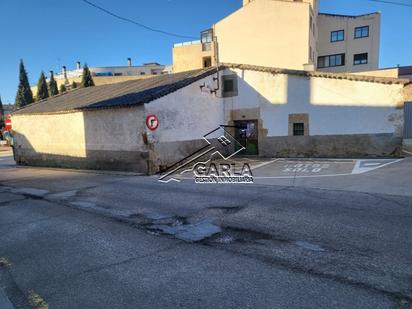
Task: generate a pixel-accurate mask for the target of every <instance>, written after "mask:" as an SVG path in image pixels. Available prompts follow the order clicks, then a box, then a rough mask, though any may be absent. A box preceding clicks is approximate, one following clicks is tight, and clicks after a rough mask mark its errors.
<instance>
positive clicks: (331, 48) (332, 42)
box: [317, 13, 381, 72]
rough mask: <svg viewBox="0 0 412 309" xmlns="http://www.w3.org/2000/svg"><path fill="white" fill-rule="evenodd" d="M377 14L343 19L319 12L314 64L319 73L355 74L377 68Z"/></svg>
mask: <svg viewBox="0 0 412 309" xmlns="http://www.w3.org/2000/svg"><path fill="white" fill-rule="evenodd" d="M380 21H381V14H380V13H371V14H365V15H360V16H346V15H334V14H324V13H320V14H319V15H318V18H317V22H318V33H319V35H318V42H317V48H318V54H319V56H318V61H317V68H318V69H319V70H322V71H333V72H358V71H369V70H376V69H377V68H378V67H379V45H380Z"/></svg>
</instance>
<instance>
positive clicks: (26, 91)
mask: <svg viewBox="0 0 412 309" xmlns="http://www.w3.org/2000/svg"><path fill="white" fill-rule="evenodd" d="M19 71H20V73H19V86H18V88H17V94H16V102H15V104H16V107H17V108H20V107H23V106H25V105H27V104H30V103H33V93H32V92H31V89H30V84H29V79H28V77H27V72H26V69H25V68H24V64H23V60H20V68H19Z"/></svg>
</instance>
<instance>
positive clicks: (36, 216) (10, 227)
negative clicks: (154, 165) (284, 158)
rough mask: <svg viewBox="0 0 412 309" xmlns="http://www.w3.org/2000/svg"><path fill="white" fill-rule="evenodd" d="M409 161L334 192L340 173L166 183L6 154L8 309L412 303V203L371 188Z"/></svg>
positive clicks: (2, 276) (0, 250)
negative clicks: (21, 160) (287, 179)
mask: <svg viewBox="0 0 412 309" xmlns="http://www.w3.org/2000/svg"><path fill="white" fill-rule="evenodd" d="M396 164H398V165H395V164H394V165H393V166H386V167H382V168H381V169H379V170H375V171H371V172H370V173H367V174H362V175H358V176H354V178H352V180H344V178H342V181H341V182H340V183H341V187H338V188H333V189H331V188H327V189H324V188H322V186H326V185H327V183H333V184H334V186H338V184H339V178H336V179H335V178H333V180H328V181H324V182H323V183H320V180H317V182H316V183H317V186H318V187H317V188H316V187H314V184H313V181H314V180H313V179H312V180H308V182H307V183H306V185H305V183H303V182H302V181H303V180H301V183H297V181H295V183H294V184H290V183H286V184H284V185H283V184H281V185H279V184H277V183H276V182H275V181H274V182H273V183H266V184H259V185H197V184H194V183H193V182H189V181H183V182H181V183H169V184H162V183H159V182H158V181H157V179H156V178H155V177H135V176H130V175H124V174H110V173H109V174H107V173H103V174H96V173H84V172H75V171H63V170H49V169H34V168H16V167H14V164H13V161H12V160H11V158H8V157H7V156H5V155H4V154H3V155H2V154H0V305H1V304H2V298H3V300H4V301H6V299H8V300H9V301H10V302H11V303H12V304H13V305H14V307H15V308H30V306H34V307H35V308H46V306H48V308H412V237H411V236H412V197H411V196H410V195H408V194H407V193H405V190H402V191H401V193H402V194H381V193H377V192H375V191H377V189H376V188H377V187H378V186H375V189H373V190H371V189H370V186H369V185H368V184H365V186H364V187H363V189H362V183H364V182H365V180H366V181H367V180H368V179H369V180H370V182H372V183H377V182H378V181H379V179H380V177H382V178H383V179H384V178H387V179H398V178H402V177H405V175H406V178H407V175H410V173H409V174H408V173H406V174H405V169H408V168H410V165H411V161H408V160H406V161H403V162H399V163H396ZM411 171H412V168H411ZM357 177H362V178H361V179H362V181H360V180H359V178H357ZM345 181H346V182H351V183H356V182H357V181H359V186H358V188H357V190H356V191H357V192H356V191H353V190H351V191H348V190H345V185H344V184H345ZM407 181H408V179H403V182H402V183H403V186H404V187H405V186H406V188H407V186H408V185H407ZM409 181H410V179H409ZM399 182H401V180H399ZM405 183H406V184H405ZM380 185H382V184H380ZM388 186H391V182H389V184H388ZM392 189H393V190H392V191H391V190H390V188H389V189H387V190H389V192H395V193H396V192H397V191H396V190H397V189H396V188H392ZM411 189H412V186H411ZM362 191H363V192H362ZM406 191H407V190H406ZM411 191H412V190H411ZM383 192H385V191H383ZM1 295H3V296H1ZM30 304H31V305H30ZM0 307H1V306H0Z"/></svg>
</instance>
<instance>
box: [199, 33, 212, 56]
mask: <svg viewBox="0 0 412 309" xmlns="http://www.w3.org/2000/svg"><path fill="white" fill-rule="evenodd" d="M200 41H201V42H202V51H209V50H211V49H212V41H213V30H212V29H209V30H206V31H202V33H201V35H200Z"/></svg>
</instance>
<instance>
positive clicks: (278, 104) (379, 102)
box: [224, 70, 404, 156]
mask: <svg viewBox="0 0 412 309" xmlns="http://www.w3.org/2000/svg"><path fill="white" fill-rule="evenodd" d="M233 73H236V74H237V75H238V87H239V91H238V96H236V97H230V98H225V99H224V102H225V103H224V104H225V111H226V112H225V116H226V117H225V119H226V121H230V120H242V119H256V118H255V117H259V118H258V119H257V120H258V121H259V127H260V132H259V134H260V136H259V143H260V147H259V148H260V150H261V151H260V153H261V154H265V155H268V154H269V153H274V152H273V151H272V150H270V151H269V152H268V151H267V149H266V150H265V148H267V147H268V149H269V148H270V149H272V148H273V147H269V146H270V142H269V141H268V140H267V139H269V138H271V137H287V136H288V135H289V133H290V130H289V125H290V124H289V121H288V119H289V115H291V114H307V115H308V119H309V120H308V122H309V135H310V136H330V140H329V141H327V139H325V138H323V139H320V140H319V139H318V140H317V141H316V143H307V142H305V143H302V142H301V141H302V139H303V140H305V137H293V136H292V137H288V138H287V139H284V140H283V141H282V142H278V141H279V140H280V139H278V140H277V141H275V139H271V141H272V142H273V143H274V144H275V145H276V147H281V148H282V147H285V149H283V150H279V152H280V153H285V154H286V153H290V154H292V153H296V152H293V148H294V147H298V148H299V149H301V150H300V151H299V152H300V153H303V152H305V151H306V152H307V153H308V154H310V153H313V152H314V149H311V147H314V146H316V147H318V148H319V146H321V143H330V144H333V145H334V147H331V148H330V147H329V148H328V147H321V148H320V149H323V150H320V151H319V152H318V153H319V155H323V156H326V155H328V156H333V155H339V156H342V155H343V154H344V153H346V154H348V155H356V154H359V155H360V154H367V153H369V154H376V155H388V154H390V153H392V152H393V151H394V150H395V148H396V147H397V146H398V144H399V143H401V140H400V139H399V138H400V137H401V136H402V129H403V110H402V107H403V102H404V98H403V95H402V88H403V85H400V84H382V83H372V82H363V81H354V80H346V79H331V78H322V77H303V76H296V75H286V74H272V73H267V72H258V71H252V70H226V72H224V74H233ZM251 110H252V111H255V112H254V115H255V116H253V115H252V116H251V115H248V114H250V111H251ZM229 111H230V112H229ZM233 111H236V113H235V114H236V115H238V116H237V117H238V118H237V119H233V115H234V113H233ZM243 116H244V117H243ZM250 117H252V118H250ZM355 135H362V136H364V137H365V138H367V140H365V138H364V139H363V141H362V142H361V139H359V138H356V137H355ZM368 135H370V138H369V137H367V136H368ZM339 136H341V137H342V139H341V140H340V139H339ZM388 136H392V137H393V138H394V139H391V138H388ZM349 137H351V138H353V140H355V141H357V143H351V144H350V145H351V147H346V146H347V145H349V144H348V140H350V138H349ZM379 138H381V139H383V140H382V142H378V139H379ZM306 140H307V141H308V140H313V138H306ZM385 141H386V142H385ZM294 142H296V145H294ZM358 142H359V143H358ZM361 143H364V145H361ZM356 145H358V146H359V147H361V148H359V147H358V148H357V147H355V146H356ZM365 145H369V147H366V146H365ZM374 145H381V147H380V150H379V149H378V148H379V147H375V146H374ZM384 145H387V146H384ZM303 146H305V148H302V147H303ZM363 146H365V147H363ZM286 148H290V150H291V151H290V152H288V151H286V150H287V149H286ZM351 148H352V152H350V153H349V152H348V150H350V149H351ZM387 148H389V150H388V149H387ZM343 149H345V150H344V151H343ZM332 150H333V151H332ZM369 151H370V152H369Z"/></svg>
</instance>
